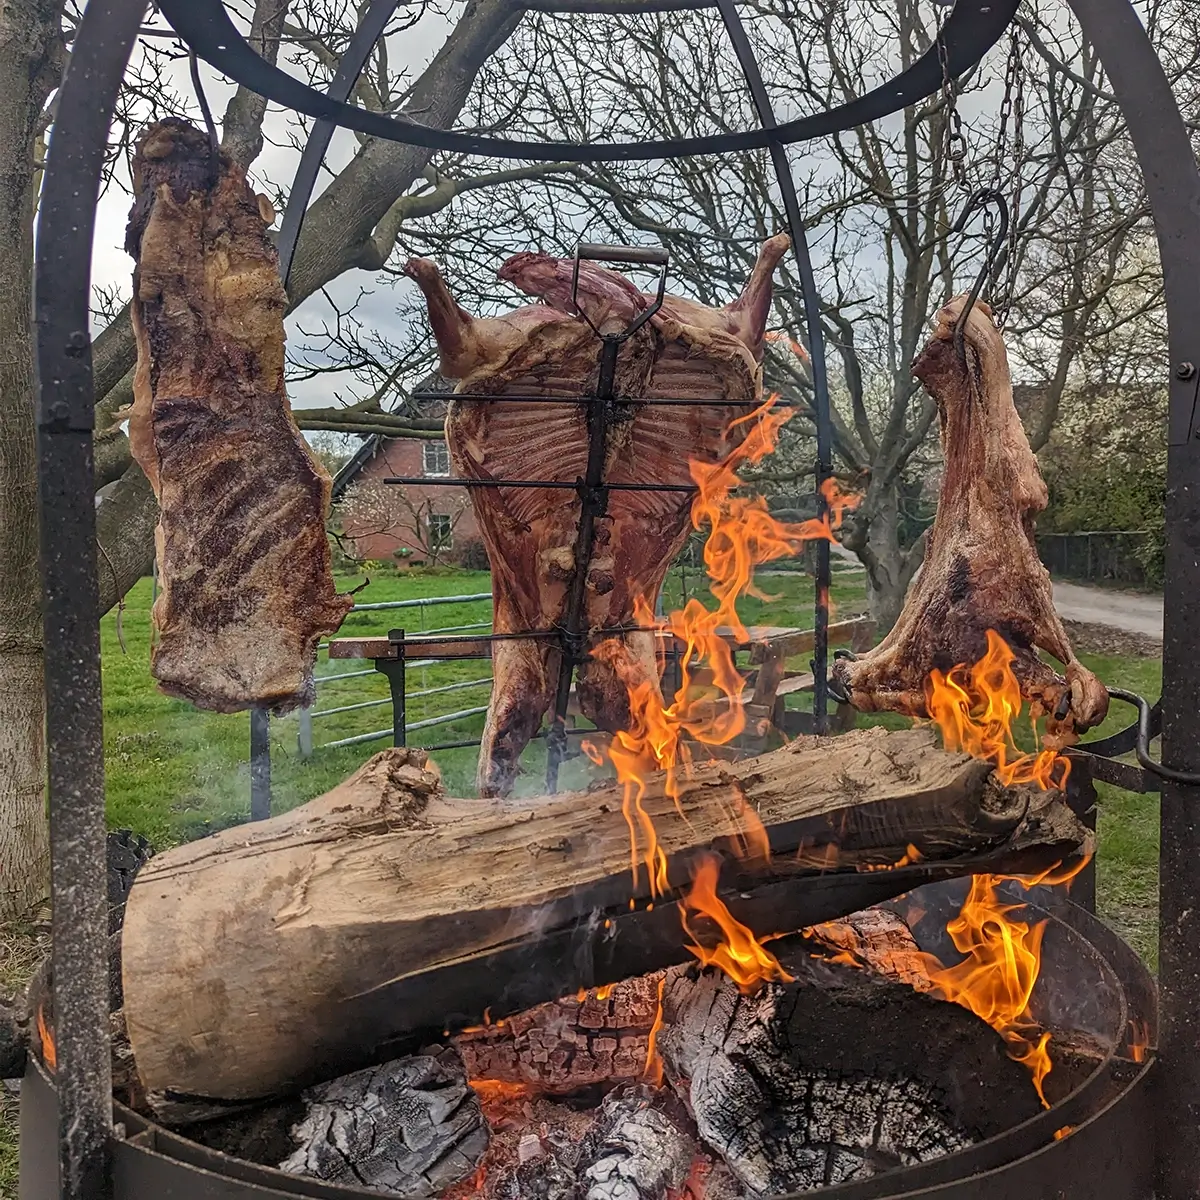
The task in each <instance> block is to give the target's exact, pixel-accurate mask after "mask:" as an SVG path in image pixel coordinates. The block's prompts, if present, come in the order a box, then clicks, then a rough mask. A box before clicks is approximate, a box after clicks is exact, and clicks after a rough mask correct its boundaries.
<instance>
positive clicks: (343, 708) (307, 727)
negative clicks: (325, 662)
mask: <svg viewBox="0 0 1200 1200" xmlns="http://www.w3.org/2000/svg"><path fill="white" fill-rule="evenodd" d="M491 599H492V593H491V592H471V593H469V594H467V595H462V596H419V597H417V598H416V599H413V600H382V601H378V602H376V603H372V604H356V605H355V606H354V607H353V608H352V609H351V610H350V612H351V615H353V614H354V613H356V612H390V611H394V610H396V609H420V610H424V609H426V608H434V607H436V606H438V605H445V604H474V603H480V602H482V601H485V600H491ZM490 626H491V621H490V620H487V621H473V622H471V623H469V624H465V625H445V626H440V627H439V628H437V629H423V630H422V633H424V634H430V635H432V634H450V633H463V632H465V631H467V630H470V629H487V628H490ZM321 649H328V643H324V644H322V646H321ZM437 664H438V660H437V659H432V658H423V659H413V660H412V661H410V662H408V663H407V664H406V665H407V668H408V669H409V670H412V669H413V668H416V667H429V666H435V665H437ZM376 673H377V672H376V671H375V669H374V668H373V667H368V668H366V669H365V670H355V671H336V672H334V673H333V674H330V675H314V677H313V681H314V683H316V684H317V685H319V687H320V689H321V690H323V689H324V688H325V687H326V686H327V685H330V684H333V683H336V682H337V681H338V680H343V679H363V678H366V677H367V676H368V675H375V674H376ZM485 684H486V685H487V686H488V687H489V688H490V687H491V684H492V677H491V675H486V676H483V677H481V678H479V679H463V680H458V681H456V682H454V683H448V684H442V685H440V686H438V687H430V688H421V689H419V690H417V691H415V692H408V691H406V692H405V696H406V698H407V699H412V700H416V699H419V698H421V697H425V696H439V695H443V694H445V693H447V692H456V691H464V690H466V689H468V688H476V687H482V686H484V685H485ZM391 703H392V700H391V697H390V696H380V697H379V698H377V699H372V700H360V701H357V702H355V703H353V704H339V705H335V706H334V707H333V708H316V707H315V702H314V705H313V706H311V707H308V708H304V709H301V710H300V714H299V719H298V729H297V734H296V742H297V747H298V749H299V752H300V756H301V757H302V758H309V757H311V756H312V754H313V753H314V752H315V751H316V750H336V749H338V748H340V747H343V746H358V745H362V744H363V743H366V742H374V741H380V740H382V739H383V738H385V737H391V736H392V733H393V732H394V727H393V726H391V725H389V726H388V728H387V729H380V730H375V731H372V732H370V733H358V734H353V735H351V736H349V737H343V738H336V739H334V740H333V741H329V742H321V743H315V742H314V740H313V722H314V721H316V720H320V719H321V718H323V717H332V716H337V715H340V714H342V713H348V712H355V711H358V710H361V709H368V708H379V707H382V706H383V705H386V704H391ZM485 712H487V705H482V706H476V707H473V708H468V709H462V710H460V711H458V712H450V713H439V714H436V715H434V716H432V717H425V718H422V719H421V720H420V721H414V722H411V723H408V722H406V723H405V725H404V729H405V732H406V733H407V732H409V731H413V730H419V729H431V728H434V727H435V726H438V725H448V724H451V723H452V722H454V721H458V720H463V719H465V718H467V717H473V716H478V715H480V714H481V713H485Z"/></svg>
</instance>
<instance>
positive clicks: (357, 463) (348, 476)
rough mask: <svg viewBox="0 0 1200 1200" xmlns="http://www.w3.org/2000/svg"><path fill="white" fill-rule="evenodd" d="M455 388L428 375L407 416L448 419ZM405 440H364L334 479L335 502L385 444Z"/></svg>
mask: <svg viewBox="0 0 1200 1200" xmlns="http://www.w3.org/2000/svg"><path fill="white" fill-rule="evenodd" d="M453 391H454V384H453V382H451V381H450V380H449V379H446V378H445V377H444V376H442V375H439V374H438V373H437V372H436V371H435V372H433V373H432V374H430V375H426V376H425V378H424V379H422V380H421V382H420V383H418V384H417V385H416V387H414V388H413V390H412V393H411V395H412V402H411V403H410V404H409V405H408V407H407V409H406V415H407V416H410V417H420V418H423V419H426V420H437V419H439V418H441V417H444V416H445V415H446V406H447V403H448V401H449V398H450V394H451V393H452V392H453ZM402 440H403V439H401V438H385V437H384V436H383V435H382V434H379V433H373V434H369V435H368V436H366V437H364V438H363V441H362V444H361V445H360V446H359V448H358V449H357V450H356V451H355V452H354V454H353V456H352V457H351V458H350V460H349V461H348V462H347V463H346V464H345V465H344V466H343V467H342V469H341V470H340V471H338V473H337V474H336V475H335V476H334V477H333V490H332V492H331V494H330V495H331V499H333V500H335V501H337V500H340V499H341V498H342V497H343V496H344V495H345V494H346V489H347V488H348V487H349V486H350V485H351V484H352V483H353V482H354V480H355V479H356V478H357V477H358V474H359V472H360V471H361V470H362V469H363V467H365V466H366V465H367V463H369V462H370V461H371V459H373V458H374V457H375V455H376V454H378V453H379V447H380V445H381V443H383V442H385V441H402Z"/></svg>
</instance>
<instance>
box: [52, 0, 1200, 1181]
mask: <svg viewBox="0 0 1200 1200" xmlns="http://www.w3.org/2000/svg"><path fill="white" fill-rule="evenodd" d="M397 2H398V0H373V2H372V3H371V4H370V6H369V8H368V10H367V12H366V14H365V17H364V20H363V22H362V25H361V27H360V28H359V30H358V31H357V33H356V34H355V36H354V37H353V39H352V41H351V43H350V45H349V46H348V48H347V51H346V53H345V55H344V57H343V59H342V62H341V65H340V67H339V69H338V71H337V73H336V74H335V76H334V78H333V79H332V81H331V83H330V87H329V90H328V92H327V93H324V94H323V93H321V92H319V91H316V90H315V89H313V88H310V87H308V86H307V85H305V84H303V83H301V82H299V81H297V80H296V79H294V78H292V77H290V76H288V75H287V74H286V73H284V72H282V71H280V70H279V69H278V68H276V67H274V66H272V65H270V64H267V63H266V62H265V61H263V60H262V59H261V58H260V57H259V56H258V55H257V54H256V53H255V52H254V51H253V50H252V49H251V48H250V46H249V45H248V44H247V43H246V41H245V39H244V38H243V37H242V36H241V34H240V33H239V32H238V31H237V29H236V28H235V27H234V26H233V24H232V22H231V21H230V20H229V18H228V14H227V13H226V12H225V9H224V6H223V4H222V3H221V0H160V4H159V7H160V9H161V11H162V12H163V14H164V15H165V16H166V17H167V19H168V20H169V21H170V23H171V24H172V26H173V27H174V28H175V29H176V31H177V32H178V33H179V34H180V36H181V37H182V38H183V40H184V41H185V42H186V43H187V44H188V45H189V46H190V48H191V49H192V50H194V51H195V53H196V54H197V55H198V56H199V57H201V58H204V59H205V60H206V61H208V62H209V63H210V64H211V65H213V66H214V67H216V68H217V69H218V70H220V71H222V72H224V73H225V74H227V75H228V76H230V77H231V78H233V79H234V80H235V81H237V82H238V83H241V84H243V85H245V86H248V87H250V88H252V89H253V90H255V91H257V92H259V93H261V94H263V95H264V96H266V97H267V98H269V99H270V100H272V101H274V102H276V103H279V104H281V105H283V106H285V107H288V108H291V109H294V110H295V111H297V112H300V113H304V114H306V115H308V116H311V117H314V118H316V124H315V126H314V128H313V130H312V134H311V137H310V140H309V143H308V145H307V146H306V148H305V151H304V154H303V156H302V159H301V164H300V168H299V172H298V175H297V177H296V181H295V186H294V188H293V192H292V196H291V202H290V204H289V208H288V211H287V213H286V214H285V217H284V221H283V225H282V230H281V236H280V249H281V259H282V261H283V264H284V270H285V272H286V270H287V267H288V266H289V265H290V262H291V257H292V253H293V251H294V249H295V246H296V242H297V239H298V236H299V232H300V226H301V223H302V221H303V216H304V211H305V209H306V208H307V205H308V201H309V199H310V198H311V194H312V190H313V188H314V186H315V183H316V178H317V173H318V170H319V167H320V162H321V159H322V157H323V155H324V153H325V150H326V148H327V146H328V144H329V140H330V138H331V136H332V134H333V131H334V129H335V128H336V127H339V126H340V127H345V128H349V129H353V130H356V131H359V132H362V133H365V134H369V135H373V136H378V137H382V138H387V139H390V140H395V141H400V142H406V143H410V144H414V145H419V146H426V147H429V148H430V149H434V150H436V149H441V150H449V151H454V152H465V153H475V154H485V155H489V156H493V157H510V158H523V159H533V160H541V159H547V158H551V157H553V158H554V159H556V160H573V161H603V160H609V161H612V160H633V159H663V158H674V157H682V156H686V155H692V154H719V153H725V152H731V151H738V150H747V149H755V148H765V149H767V150H769V152H770V154H771V157H772V161H773V165H774V167H775V170H776V174H777V177H778V183H779V187H780V192H781V196H782V198H783V203H784V210H785V214H786V217H787V220H788V223H789V226H790V232H791V234H792V237H793V244H794V247H795V253H796V255H797V260H798V267H799V273H800V279H801V288H802V295H803V300H804V304H805V309H806V325H807V334H808V338H809V343H810V351H811V356H812V376H813V383H814V389H815V396H816V404H817V422H816V424H817V458H818V465H817V482H818V485H819V484H820V483H821V482H822V481H823V480H824V479H825V478H827V477H828V476H829V475H830V474H831V472H832V462H831V441H832V438H831V430H830V412H829V393H828V382H827V376H826V365H825V356H824V342H823V338H822V334H821V328H820V320H819V313H820V310H819V301H818V296H817V290H816V285H815V280H814V277H813V271H812V264H811V258H810V255H809V251H808V245H807V242H806V239H805V237H804V225H803V219H802V214H801V212H800V208H799V201H798V198H797V195H796V190H795V186H794V182H793V180H792V177H791V173H790V169H789V167H788V163H787V146H788V145H791V144H795V143H797V142H801V141H805V140H809V139H812V138H815V137H819V136H822V135H825V134H828V133H831V132H834V131H837V130H843V129H849V128H852V127H854V126H855V125H858V124H861V123H863V122H866V121H871V120H876V119H879V118H881V117H884V116H887V115H889V114H891V113H894V112H897V111H899V110H900V109H902V108H903V107H905V106H906V105H908V104H910V103H913V102H915V101H918V100H920V99H923V98H924V97H926V96H928V95H931V94H933V93H934V92H936V91H937V90H938V89H939V88H941V87H942V86H943V84H944V80H945V77H946V76H947V75H949V76H951V77H958V76H961V75H962V74H963V73H964V72H965V71H966V70H968V69H969V68H970V67H972V66H973V65H975V64H976V63H977V62H979V61H980V59H982V57H983V56H984V54H986V52H987V51H988V49H989V48H990V47H991V46H992V45H994V44H995V42H996V41H997V40H998V39H999V38H1000V37H1001V36H1002V35H1003V33H1004V32H1005V30H1006V29H1007V28H1008V26H1009V24H1010V23H1011V21H1012V20H1013V18H1014V16H1015V13H1016V10H1017V7H1018V3H1019V0H957V3H955V5H954V7H953V10H952V11H951V12H950V14H949V15H948V17H947V18H946V20H945V22H944V25H943V29H942V34H941V37H940V39H939V42H938V43H937V44H935V46H934V47H933V48H932V49H931V50H930V51H929V52H928V53H927V54H926V55H925V56H924V57H922V58H921V59H920V60H918V61H917V62H916V63H915V64H913V66H912V67H910V68H909V69H908V70H907V71H905V72H904V73H903V74H901V75H900V76H898V77H897V78H896V79H895V80H893V81H891V82H889V83H887V84H884V85H882V86H881V87H878V88H876V89H874V90H873V91H871V92H869V93H868V94H866V95H864V96H862V97H860V98H858V99H856V100H853V101H851V102H850V103H848V104H845V105H842V106H839V107H838V108H836V109H833V110H831V111H829V112H825V113H818V114H814V115H812V116H809V117H806V118H803V119H801V120H798V121H792V122H787V123H784V124H780V123H779V122H778V121H777V120H776V117H775V114H774V111H773V109H772V106H771V103H770V100H769V98H768V96H767V93H766V89H765V87H764V84H763V80H762V76H761V73H760V71H759V68H758V64H757V62H756V60H755V57H754V54H753V50H752V48H751V45H750V42H749V39H748V37H747V35H746V32H745V29H744V27H743V25H742V22H741V19H740V16H739V13H738V10H737V5H736V0H647V3H645V4H644V5H642V6H641V8H640V11H643V12H670V11H677V10H681V9H695V8H716V9H717V11H718V12H719V14H720V16H721V18H722V20H723V22H724V24H725V27H726V30H727V33H728V36H729V38H730V41H731V44H732V46H733V49H734V51H735V53H736V55H737V58H738V61H739V63H740V65H741V68H742V71H743V73H744V75H745V79H746V82H747V85H748V87H749V89H750V93H751V97H752V100H753V102H754V106H755V109H756V112H757V115H758V118H759V122H760V127H759V128H757V129H752V130H747V131H745V132H741V133H732V134H723V135H719V136H714V137H702V138H690V139H683V140H678V141H659V142H639V143H630V144H588V145H578V144H572V143H566V144H560V143H551V142H545V143H543V142H521V141H512V140H507V139H499V138H485V137H478V136H474V135H468V134H463V133H455V132H450V131H446V130H440V129H434V128H431V127H429V126H425V125H420V124H418V123H416V122H413V121H411V120H407V119H404V118H402V117H389V116H384V115H381V114H378V113H372V112H368V111H366V110H364V109H360V108H356V107H354V106H351V105H348V104H347V103H346V100H347V98H348V96H349V94H350V90H351V88H352V86H353V83H354V81H355V79H356V78H357V76H358V74H359V72H360V70H361V69H362V66H363V64H364V63H365V61H366V58H367V56H368V55H369V54H370V51H371V49H372V47H373V46H374V44H375V42H376V41H377V40H378V38H379V37H380V36H381V34H382V32H383V30H384V28H385V26H386V23H387V21H388V19H389V18H390V16H391V14H392V13H393V12H394V10H395V8H396V7H397ZM1068 2H1069V4H1070V6H1071V8H1072V9H1073V10H1074V12H1075V15H1076V17H1077V18H1078V20H1079V22H1080V24H1081V25H1082V27H1083V30H1084V33H1085V34H1086V36H1087V37H1088V38H1089V40H1090V41H1091V42H1092V43H1093V44H1094V45H1095V46H1096V48H1097V50H1098V51H1099V54H1100V58H1101V60H1102V62H1103V64H1104V67H1105V69H1106V71H1107V73H1108V77H1109V80H1110V81H1111V84H1112V87H1113V90H1114V92H1115V94H1116V96H1117V98H1118V100H1119V101H1120V103H1121V107H1122V109H1123V111H1124V114H1125V117H1126V119H1127V122H1128V125H1129V129H1130V132H1131V135H1132V137H1133V141H1134V145H1135V149H1136V151H1137V154H1138V158H1139V161H1140V163H1141V166H1142V171H1143V174H1144V176H1145V180H1146V185H1147V188H1148V192H1149V196H1150V201H1151V206H1152V210H1153V215H1154V219H1155V224H1156V227H1157V232H1158V238H1159V244H1160V249H1161V254H1162V260H1163V264H1164V270H1165V279H1166V296H1167V305H1168V315H1169V324H1170V335H1169V336H1170V359H1169V363H1164V370H1165V371H1166V370H1169V372H1170V379H1171V383H1170V387H1171V396H1170V428H1169V455H1168V488H1167V547H1166V612H1165V628H1164V664H1163V667H1164V674H1163V699H1162V728H1163V743H1162V744H1163V757H1164V760H1165V761H1167V762H1169V763H1170V764H1171V767H1170V768H1168V769H1164V770H1163V771H1162V772H1161V774H1162V775H1163V777H1164V778H1163V782H1162V785H1161V790H1162V818H1161V820H1162V850H1161V860H1160V866H1161V883H1160V928H1161V946H1160V975H1159V987H1160V997H1161V1011H1162V1034H1161V1039H1160V1045H1161V1050H1162V1052H1161V1055H1160V1058H1159V1061H1158V1063H1157V1065H1156V1067H1155V1078H1156V1082H1157V1089H1156V1096H1157V1100H1156V1111H1157V1115H1158V1124H1157V1134H1158V1145H1159V1147H1160V1149H1159V1153H1158V1162H1157V1166H1158V1176H1159V1187H1158V1193H1157V1194H1158V1196H1159V1200H1185V1197H1186V1198H1191V1197H1194V1196H1195V1195H1197V1188H1198V1185H1197V1184H1196V1180H1198V1179H1200V786H1197V785H1196V784H1195V783H1194V782H1186V781H1185V780H1186V778H1187V777H1188V775H1189V774H1191V775H1193V776H1194V773H1195V772H1197V771H1200V720H1197V714H1198V713H1200V373H1198V371H1197V366H1196V364H1200V319H1198V316H1200V169H1198V167H1197V163H1196V159H1195V156H1194V154H1193V151H1192V147H1191V144H1190V142H1189V139H1188V133H1187V129H1186V127H1185V125H1184V122H1183V119H1182V116H1181V115H1180V112H1179V109H1178V105H1177V104H1176V102H1175V98H1174V96H1173V95H1172V92H1171V88H1170V84H1169V82H1168V80H1167V78H1166V75H1165V73H1164V71H1163V68H1162V64H1161V63H1160V62H1159V60H1158V58H1157V56H1156V55H1155V52H1154V49H1153V47H1152V45H1151V43H1150V40H1149V38H1148V37H1147V35H1146V31H1145V29H1144V28H1143V26H1142V24H1141V22H1140V20H1139V18H1138V16H1137V13H1136V12H1135V10H1134V8H1133V6H1132V3H1131V0H1068ZM527 7H530V8H536V9H537V10H539V11H545V12H558V13H566V12H571V13H604V12H621V11H626V9H625V6H623V5H616V4H614V3H612V0H533V2H531V3H529V4H528V5H527ZM146 8H147V0H89V3H88V5H87V8H86V10H85V13H84V16H83V19H82V21H81V24H80V26H79V29H78V32H77V35H76V39H75V42H74V45H73V49H72V56H71V62H70V66H69V68H68V70H67V73H66V77H65V79H64V82H63V85H62V88H61V91H60V94H59V99H58V112H57V118H56V122H55V128H54V136H53V138H52V141H51V145H50V152H49V156H48V162H47V168H46V175H45V182H44V188H43V195H42V200H41V206H40V210H39V218H38V231H37V247H38V249H37V262H36V276H35V301H34V308H35V322H36V340H37V371H38V404H37V426H38V445H39V500H40V516H41V556H42V582H43V602H44V623H45V665H46V697H47V762H48V771H49V807H50V823H51V868H52V888H53V899H54V913H53V966H54V977H55V980H56V996H55V1011H56V1040H57V1049H58V1056H57V1057H58V1068H57V1074H56V1079H55V1084H56V1090H57V1096H58V1106H59V1135H60V1147H59V1167H60V1172H59V1173H60V1182H59V1194H60V1195H61V1196H62V1197H63V1198H64V1200H84V1198H87V1200H91V1198H93V1197H102V1196H107V1195H111V1194H112V1179H111V1176H110V1172H109V1170H108V1163H109V1153H110V1149H111V1146H112V1144H113V1139H114V1136H116V1135H114V1131H113V1127H112V1106H111V1081H110V1074H109V1045H108V1038H109V1034H108V1017H107V1007H108V981H107V954H106V941H107V923H106V917H105V911H104V900H105V871H104V851H105V824H104V811H105V810H104V764H103V742H102V735H103V716H102V708H101V678H100V647H99V587H98V579H97V565H96V556H95V551H94V547H95V508H94V500H93V495H94V488H93V481H94V472H93V461H92V429H93V423H94V417H93V405H94V389H93V377H92V362H91V341H90V337H89V333H88V329H89V320H90V311H89V308H90V264H91V251H92V240H93V232H94V221H95V206H96V200H97V197H98V194H99V187H100V177H101V170H102V166H103V160H104V152H105V147H106V141H107V132H108V127H109V124H110V122H111V119H112V115H113V111H114V108H115V104H116V98H117V91H118V88H119V85H120V81H121V78H122V75H123V72H124V70H125V67H126V64H127V63H128V60H129V56H130V54H131V52H132V48H133V44H134V41H135V39H136V37H137V34H138V30H139V27H140V24H141V22H142V19H143V17H144V14H145V11H146ZM828 571H829V563H828V546H827V544H822V557H821V563H820V567H819V580H818V603H817V613H816V616H817V648H816V662H815V663H814V666H815V668H816V669H815V671H814V674H815V677H816V681H817V689H818V690H817V694H816V697H815V707H816V716H817V719H818V720H820V718H821V716H822V714H823V712H824V705H825V698H826V695H827V693H826V690H825V688H826V671H825V668H826V661H825V657H826V652H827V639H826V629H827V621H828V613H827V609H826V607H825V605H824V604H823V603H822V602H821V595H820V592H821V582H822V581H824V582H825V583H827V581H828ZM1146 725H1147V722H1146V720H1144V721H1143V726H1146ZM1143 740H1145V739H1143ZM1125 748H1126V749H1129V748H1132V746H1129V747H1125ZM1074 1141H1076V1139H1074V1138H1069V1139H1065V1141H1064V1142H1062V1143H1057V1144H1058V1145H1070V1144H1071V1143H1072V1142H1074ZM1095 1183H1096V1184H1100V1181H1099V1180H1096V1181H1095ZM1101 1193H1102V1194H1103V1186H1102V1185H1101ZM197 1194H199V1193H197ZM205 1194H212V1195H218V1194H221V1195H224V1194H227V1193H225V1192H219V1191H214V1192H211V1193H207V1192H206V1193H205ZM989 1194H993V1193H991V1192H989ZM994 1194H996V1195H1000V1194H1001V1193H1000V1192H999V1191H997V1192H995V1193H994ZM1004 1194H1007V1193H1004ZM1013 1194H1014V1196H1015V1195H1016V1194H1017V1193H1013ZM1019 1194H1020V1195H1021V1196H1022V1200H1025V1198H1027V1197H1029V1196H1030V1195H1031V1192H1030V1191H1029V1187H1028V1180H1027V1179H1026V1180H1025V1182H1024V1183H1023V1185H1022V1190H1021V1192H1020V1193H1019ZM1033 1194H1035V1195H1036V1194H1037V1193H1033ZM1045 1194H1047V1195H1050V1194H1055V1195H1059V1194H1063V1193H1059V1192H1053V1193H1051V1192H1049V1191H1048V1192H1046V1193H1045Z"/></svg>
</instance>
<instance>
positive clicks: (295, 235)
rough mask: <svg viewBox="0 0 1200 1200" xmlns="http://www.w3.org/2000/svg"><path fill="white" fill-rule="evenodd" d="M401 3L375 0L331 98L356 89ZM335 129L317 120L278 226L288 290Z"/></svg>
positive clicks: (332, 83) (336, 75) (349, 49)
mask: <svg viewBox="0 0 1200 1200" xmlns="http://www.w3.org/2000/svg"><path fill="white" fill-rule="evenodd" d="M399 6H400V0H372V2H371V6H370V8H368V9H367V11H366V14H365V15H364V16H363V19H362V23H361V24H360V25H359V26H358V28H357V29H356V30H355V31H354V36H353V37H352V38H351V39H350V42H349V44H348V45H347V46H346V49H345V50H344V51H343V52H342V57H341V59H340V60H339V62H338V66H337V70H336V71H335V72H334V73H333V78H332V79H331V80H330V81H329V90H328V91H327V92H326V93H325V94H326V95H327V96H328V97H329V98H330V99H331V100H336V101H338V103H340V104H341V103H345V102H346V101H347V100H348V99H349V98H350V93H351V92H352V91H353V90H354V85H355V83H356V82H357V81H358V77H359V76H360V75H361V74H362V70H363V67H364V66H366V63H367V59H368V58H369V57H370V55H371V51H372V50H373V49H374V48H375V43H376V42H378V41H379V39H380V38H381V37H382V36H383V31H384V30H385V29H386V28H387V23H388V22H389V21H390V20H391V19H392V14H393V13H394V12H395V11H396V9H397V8H398V7H399ZM336 129H337V126H336V125H335V124H334V122H332V121H317V122H316V123H315V124H314V125H313V127H312V132H311V133H310V134H309V136H308V141H307V142H306V143H305V145H304V152H303V153H302V154H301V155H300V165H299V167H297V168H296V176H295V178H294V179H293V180H292V190H291V191H290V192H289V193H288V202H287V208H286V209H285V210H284V213H283V221H282V223H281V224H280V226H279V241H278V242H277V243H276V245H277V246H278V248H279V274H280V277H281V278H282V279H283V286H284V289H285V290H286V289H287V285H288V280H289V278H290V276H291V273H292V260H293V259H294V258H295V256H296V246H297V244H298V243H299V241H300V230H301V229H302V228H303V226H304V218H305V216H306V214H307V212H308V205H309V202H310V201H311V200H312V194H313V191H314V190H315V188H316V186H317V177H318V176H319V175H320V173H321V164H322V163H323V162H324V161H325V152H326V151H327V150H328V149H329V143H330V142H331V141H332V140H333V135H334V131H335V130H336Z"/></svg>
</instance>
